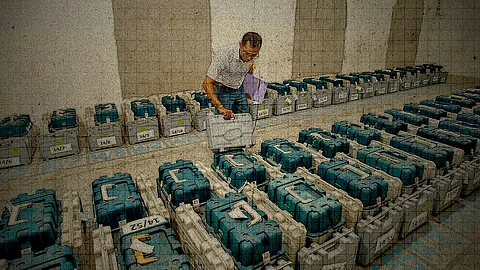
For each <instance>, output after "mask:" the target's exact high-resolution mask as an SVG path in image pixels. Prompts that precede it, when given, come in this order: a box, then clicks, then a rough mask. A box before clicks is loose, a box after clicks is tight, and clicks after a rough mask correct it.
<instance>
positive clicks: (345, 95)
mask: <svg viewBox="0 0 480 270" xmlns="http://www.w3.org/2000/svg"><path fill="white" fill-rule="evenodd" d="M338 98H347V92H341V93H339V94H338Z"/></svg>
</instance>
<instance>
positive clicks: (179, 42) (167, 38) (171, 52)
mask: <svg viewBox="0 0 480 270" xmlns="http://www.w3.org/2000/svg"><path fill="white" fill-rule="evenodd" d="M113 7H114V9H113V11H114V12H113V13H114V22H115V37H116V41H117V47H118V65H119V74H120V79H121V85H122V92H123V97H124V98H130V97H145V96H149V95H152V94H156V93H172V92H176V91H182V90H192V89H201V84H202V81H203V79H204V77H205V72H206V69H207V67H208V64H209V63H210V58H211V35H210V5H209V2H208V0H195V1H193V0H168V1H159V0H138V1H131V0H113Z"/></svg>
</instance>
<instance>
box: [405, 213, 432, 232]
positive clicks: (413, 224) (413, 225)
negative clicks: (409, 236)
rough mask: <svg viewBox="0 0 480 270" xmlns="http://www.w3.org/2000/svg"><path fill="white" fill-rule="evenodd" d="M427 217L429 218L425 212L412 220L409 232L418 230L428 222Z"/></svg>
mask: <svg viewBox="0 0 480 270" xmlns="http://www.w3.org/2000/svg"><path fill="white" fill-rule="evenodd" d="M427 216H428V212H427V211H425V212H423V213H421V214H420V215H418V216H416V217H415V218H414V219H412V222H411V223H410V229H408V232H411V231H413V230H415V229H416V228H418V227H420V225H422V224H424V223H425V222H427Z"/></svg>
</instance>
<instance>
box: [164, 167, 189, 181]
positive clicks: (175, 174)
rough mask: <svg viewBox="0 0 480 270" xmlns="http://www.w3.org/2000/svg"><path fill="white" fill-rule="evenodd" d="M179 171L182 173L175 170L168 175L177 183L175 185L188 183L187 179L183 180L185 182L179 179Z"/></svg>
mask: <svg viewBox="0 0 480 270" xmlns="http://www.w3.org/2000/svg"><path fill="white" fill-rule="evenodd" d="M179 171H180V169H174V170H170V171H168V174H169V175H170V177H172V179H173V181H175V183H177V184H180V183H183V182H186V181H187V180H185V179H183V180H180V179H178V177H177V174H178V172H179Z"/></svg>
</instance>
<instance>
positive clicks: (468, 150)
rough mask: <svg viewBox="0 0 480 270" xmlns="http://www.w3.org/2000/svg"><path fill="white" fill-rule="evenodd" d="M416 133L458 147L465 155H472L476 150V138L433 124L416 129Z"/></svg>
mask: <svg viewBox="0 0 480 270" xmlns="http://www.w3.org/2000/svg"><path fill="white" fill-rule="evenodd" d="M416 134H417V135H418V136H421V137H424V138H427V139H430V140H434V141H438V142H441V143H444V144H447V145H450V146H453V147H456V148H460V149H462V150H463V152H464V153H465V155H472V154H474V153H475V152H478V147H479V144H478V142H477V141H478V140H477V139H476V138H474V137H471V136H468V135H461V134H458V133H454V132H450V131H446V130H443V129H440V128H438V127H433V126H424V127H421V128H419V129H418V130H417V133H416Z"/></svg>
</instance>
